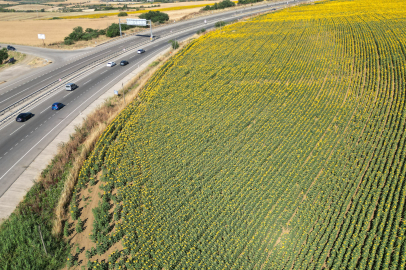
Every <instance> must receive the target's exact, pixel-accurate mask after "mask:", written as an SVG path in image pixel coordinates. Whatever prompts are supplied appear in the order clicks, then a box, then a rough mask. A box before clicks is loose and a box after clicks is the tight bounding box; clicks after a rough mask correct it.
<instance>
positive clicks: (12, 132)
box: [10, 124, 25, 136]
mask: <svg viewBox="0 0 406 270" xmlns="http://www.w3.org/2000/svg"><path fill="white" fill-rule="evenodd" d="M23 126H25V124H24V125H22V126H21V127H19V128H17V129H16V130H14V131H13V132H11V134H10V136H11V135H13V133H14V132H16V131H17V130H19V129H20V128H22V127H23Z"/></svg>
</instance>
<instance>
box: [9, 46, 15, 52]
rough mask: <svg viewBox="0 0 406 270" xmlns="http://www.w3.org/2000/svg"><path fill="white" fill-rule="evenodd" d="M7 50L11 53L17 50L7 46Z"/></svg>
mask: <svg viewBox="0 0 406 270" xmlns="http://www.w3.org/2000/svg"><path fill="white" fill-rule="evenodd" d="M7 50H9V51H15V50H16V48H14V47H13V46H10V45H7Z"/></svg>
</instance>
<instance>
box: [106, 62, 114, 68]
mask: <svg viewBox="0 0 406 270" xmlns="http://www.w3.org/2000/svg"><path fill="white" fill-rule="evenodd" d="M115 65H116V63H114V62H108V63H107V66H108V67H114V66H115Z"/></svg>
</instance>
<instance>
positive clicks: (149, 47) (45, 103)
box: [0, 1, 299, 196]
mask: <svg viewBox="0 0 406 270" xmlns="http://www.w3.org/2000/svg"><path fill="white" fill-rule="evenodd" d="M291 2H292V3H294V2H299V1H291ZM285 5H286V2H280V3H276V4H269V5H266V4H265V5H261V6H253V7H250V8H247V9H245V10H239V11H232V12H224V13H219V14H215V15H211V16H207V17H200V18H198V19H194V20H190V21H186V22H181V23H176V24H172V25H168V26H165V27H161V28H159V29H156V30H154V29H153V34H154V36H156V37H157V39H155V40H154V41H153V42H150V38H149V36H148V34H149V31H147V32H146V34H145V35H144V36H142V35H138V36H131V37H126V38H123V39H120V40H118V41H114V42H111V43H108V44H106V45H103V46H100V47H96V48H93V49H86V50H81V51H79V52H64V51H62V52H54V51H55V50H53V51H52V52H48V51H36V50H37V48H29V47H28V48H27V47H22V46H21V47H20V46H18V45H16V46H15V47H16V49H17V50H19V51H22V52H27V53H34V54H37V55H41V54H42V55H41V56H45V55H46V56H47V57H48V56H49V58H51V57H53V58H51V59H52V60H54V61H55V59H57V61H59V62H56V63H54V64H52V65H51V67H49V66H48V67H47V69H43V71H39V72H35V73H33V74H29V75H27V77H25V78H22V79H20V80H18V81H14V82H9V83H6V84H3V85H1V87H0V110H2V109H4V108H6V107H7V106H9V105H10V104H12V103H13V102H16V101H17V100H19V99H21V98H24V97H25V96H27V95H29V94H30V93H32V92H34V91H36V90H38V89H39V88H41V87H44V86H45V85H47V84H50V83H52V82H55V81H58V80H59V78H61V77H64V76H65V75H66V74H68V73H71V72H73V71H75V70H78V69H80V68H84V67H86V66H88V65H89V64H91V63H93V62H94V61H97V60H100V59H105V61H104V63H103V64H102V65H100V66H98V67H95V68H93V69H92V70H91V71H88V72H86V73H85V74H83V75H82V76H80V77H79V78H77V79H75V81H74V82H75V83H76V84H77V85H79V88H77V89H76V90H74V91H65V90H64V87H63V86H61V87H60V89H58V90H57V91H55V92H54V93H53V94H51V95H50V96H49V97H47V98H45V99H44V100H41V101H40V102H38V103H36V104H34V105H32V107H30V108H29V111H30V112H31V113H33V114H34V117H33V118H31V119H30V120H28V121H26V122H24V123H18V122H15V121H14V120H12V121H8V122H6V123H4V124H2V125H1V126H0V196H2V195H3V194H4V192H5V191H6V190H7V189H8V188H9V187H10V186H11V184H12V183H13V182H14V181H15V180H16V179H17V178H18V176H19V175H20V174H21V173H22V172H23V171H24V169H25V168H26V167H27V166H28V165H29V164H30V163H31V162H32V161H33V160H34V159H35V157H36V156H37V155H38V154H39V153H40V152H41V151H42V150H43V149H44V148H45V147H46V146H47V145H48V144H49V143H50V142H51V141H52V140H53V139H54V138H55V137H56V135H57V134H58V133H59V132H60V131H61V130H62V129H63V128H64V127H65V126H67V125H68V124H69V123H70V122H71V121H72V120H73V119H74V118H75V117H76V116H77V115H78V114H79V113H80V112H81V111H83V110H84V109H85V108H86V107H87V106H88V105H89V104H91V103H92V102H93V101H94V100H96V99H97V97H99V96H100V95H101V94H103V93H105V92H106V90H108V89H110V88H111V87H112V86H113V85H114V84H115V83H116V82H118V81H119V80H120V79H122V78H123V77H125V76H126V75H127V74H129V73H130V72H131V71H133V70H134V69H136V68H137V67H138V65H141V64H142V63H144V62H146V61H147V60H148V59H151V58H153V57H154V56H155V55H157V54H158V53H159V52H161V51H163V50H165V49H167V48H168V47H169V44H168V40H169V39H175V38H176V39H177V40H183V39H185V38H187V37H189V36H192V35H193V34H195V33H196V31H197V30H200V29H202V28H205V29H210V28H213V27H214V24H215V22H217V21H220V20H222V21H230V20H236V19H239V18H242V17H245V16H247V15H249V13H256V12H259V11H262V10H264V9H267V10H271V9H273V8H276V7H283V6H285ZM204 20H206V21H207V24H204ZM141 44H143V45H141ZM134 46H135V47H136V48H144V49H145V50H146V52H145V53H143V54H137V53H136V50H134V51H131V52H129V51H128V48H130V47H134ZM124 49H126V50H127V51H126V52H124ZM30 50H31V51H30ZM41 50H44V49H41ZM117 52H122V53H123V55H121V56H118V57H113V58H109V55H112V54H115V53H117ZM54 54H55V55H54ZM121 60H127V61H129V63H130V64H129V65H127V66H120V65H119V63H120V61H121ZM108 61H115V62H116V63H117V65H116V66H114V67H107V66H106V65H105V64H106V63H107V62H108ZM117 90H118V89H117ZM54 102H61V103H63V104H65V107H64V108H62V109H61V110H60V111H52V110H51V104H52V103H54ZM0 118H1V117H0Z"/></svg>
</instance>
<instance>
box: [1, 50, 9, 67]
mask: <svg viewBox="0 0 406 270" xmlns="http://www.w3.org/2000/svg"><path fill="white" fill-rule="evenodd" d="M7 58H8V52H7V49H6V48H3V49H1V50H0V64H3V61H4V60H6V59H7Z"/></svg>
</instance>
